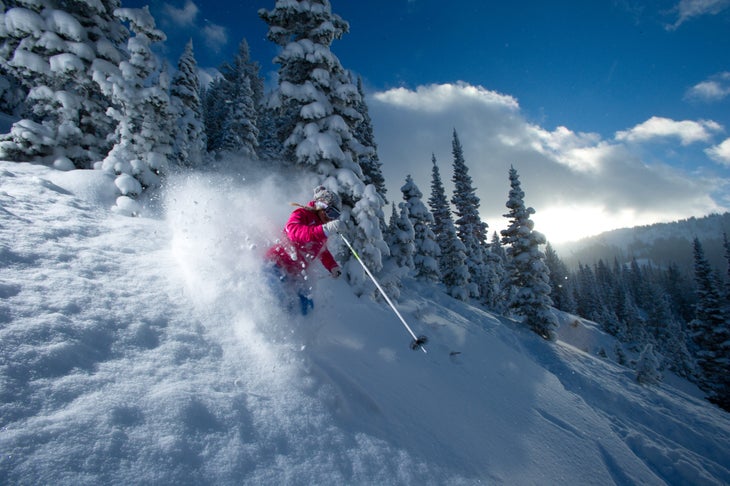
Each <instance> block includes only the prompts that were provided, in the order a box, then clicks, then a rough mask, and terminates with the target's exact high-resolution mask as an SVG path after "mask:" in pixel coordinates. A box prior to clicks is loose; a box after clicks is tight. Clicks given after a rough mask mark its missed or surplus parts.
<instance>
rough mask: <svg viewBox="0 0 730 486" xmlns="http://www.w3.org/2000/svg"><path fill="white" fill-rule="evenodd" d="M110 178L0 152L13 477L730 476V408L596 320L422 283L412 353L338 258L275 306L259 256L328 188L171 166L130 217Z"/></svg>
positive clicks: (253, 480)
mask: <svg viewBox="0 0 730 486" xmlns="http://www.w3.org/2000/svg"><path fill="white" fill-rule="evenodd" d="M109 184H112V185H113V179H112V178H110V177H108V176H105V175H104V174H103V173H101V172H99V171H85V172H82V171H71V172H59V171H55V170H53V169H49V168H46V167H42V166H33V165H29V164H16V163H7V162H0V269H1V270H0V428H1V430H0V454H1V455H0V484H68V485H71V484H73V485H87V484H88V485H92V484H93V485H96V484H197V485H199V484H419V485H420V484H477V483H479V484H511V485H515V484H581V485H589V484H621V485H629V484H665V483H666V484H728V483H730V471H729V470H728V465H729V464H730V420H728V415H727V414H725V413H723V412H721V411H719V410H718V409H717V408H715V407H713V406H712V405H710V404H708V403H706V402H705V401H703V400H702V399H701V398H700V397H699V396H698V395H697V393H696V390H694V389H693V388H692V387H690V386H684V387H682V388H680V387H673V386H670V385H668V384H666V382H665V384H660V385H658V386H651V387H646V386H641V385H639V384H638V383H637V382H636V379H635V372H633V371H630V370H629V369H627V368H622V367H619V366H617V365H614V364H612V363H611V362H609V361H606V360H603V359H600V358H599V357H597V356H595V355H594V354H592V353H594V352H596V350H597V349H598V348H604V349H610V348H611V341H610V338H608V337H607V336H605V335H603V334H601V333H600V332H599V331H597V330H596V329H595V328H593V327H591V326H590V325H589V324H587V323H584V322H583V321H581V320H579V319H576V318H573V317H569V316H563V317H562V319H563V325H562V327H561V329H560V330H559V332H558V334H559V336H560V338H559V341H558V342H557V343H548V342H545V341H543V340H542V339H540V338H538V337H537V336H535V335H534V334H533V333H531V332H529V331H526V330H523V329H521V328H519V327H517V326H516V325H515V324H514V323H512V322H511V321H509V320H507V319H504V318H500V317H497V316H494V315H491V314H489V313H486V312H483V311H481V310H478V309H476V308H472V307H469V306H467V305H464V304H463V303H459V302H457V301H455V300H452V299H450V298H448V297H447V296H446V295H445V294H443V293H442V292H440V291H438V290H435V289H433V288H431V287H427V286H419V285H418V284H417V283H414V282H411V281H406V282H405V285H406V286H405V288H404V291H403V294H402V299H401V303H400V304H399V308H400V310H401V312H402V313H403V315H404V317H405V318H406V319H407V320H408V321H409V323H410V325H411V326H412V327H413V328H414V330H415V331H416V332H417V333H419V334H420V333H424V334H427V335H428V336H429V337H430V343H429V345H428V347H427V348H428V354H424V353H421V352H414V351H411V350H410V349H409V347H408V344H409V340H410V338H409V336H408V335H407V334H406V332H405V330H404V328H403V327H402V326H401V324H400V323H399V322H398V321H397V318H396V317H395V315H394V314H393V313H392V312H391V311H390V310H389V309H388V308H387V307H385V306H384V305H382V304H380V303H375V302H373V301H371V300H370V299H368V298H360V299H358V298H356V297H355V296H354V295H353V294H352V292H351V291H350V290H349V288H348V287H347V285H346V283H345V282H344V281H342V280H333V279H330V278H329V277H328V276H327V275H326V274H325V273H324V272H323V271H322V272H319V273H318V274H317V275H316V276H315V279H314V280H315V285H316V288H315V293H314V300H315V308H314V311H313V313H312V314H311V315H308V316H306V317H302V316H292V315H289V314H287V313H286V312H285V311H282V310H280V309H279V308H278V307H277V305H276V301H275V299H274V297H272V295H271V292H270V290H269V288H268V287H267V286H266V285H265V284H264V283H263V282H264V277H263V275H262V268H261V255H262V254H263V252H264V251H265V249H266V247H267V245H268V244H269V243H268V242H269V241H271V240H272V239H273V238H275V237H276V235H277V233H278V231H279V228H280V225H281V224H283V222H284V221H285V219H286V217H287V215H288V212H289V211H290V209H291V208H290V207H289V206H288V205H287V203H288V202H289V201H297V202H306V197H307V194H306V190H309V189H306V190H305V188H301V187H298V188H291V187H290V185H289V188H288V189H286V187H287V185H288V184H285V183H282V181H278V180H274V179H266V178H261V179H258V180H250V179H244V178H243V177H240V176H237V175H228V176H223V175H212V174H200V173H198V174H194V175H189V176H173V177H171V179H170V181H169V183H168V185H167V187H168V189H169V191H168V192H167V193H166V195H165V196H164V197H163V200H162V201H158V203H157V206H158V207H159V210H158V211H156V212H155V211H151V212H149V214H147V215H143V217H139V218H129V217H125V216H122V215H119V214H116V213H113V212H111V211H109V210H108V209H107V208H109V207H110V206H111V205H112V204H113V203H114V201H113V200H109V198H108V197H107V196H106V194H109V193H110V192H109V190H108V185H109ZM291 191H294V194H297V196H296V197H292V195H291V194H292V192H291ZM297 191H301V192H297ZM272 201H273V202H272ZM570 343H573V344H570ZM685 385H686V384H685ZM693 390H694V391H693Z"/></svg>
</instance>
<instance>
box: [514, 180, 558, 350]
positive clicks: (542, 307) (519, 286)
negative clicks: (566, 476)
mask: <svg viewBox="0 0 730 486" xmlns="http://www.w3.org/2000/svg"><path fill="white" fill-rule="evenodd" d="M509 179H510V186H511V189H510V192H509V199H508V200H507V208H509V213H507V214H506V215H505V217H507V218H510V224H509V227H508V228H507V229H505V230H502V232H501V234H502V244H504V245H505V246H506V247H507V250H506V251H507V256H508V257H509V258H510V262H509V268H508V270H509V276H510V285H511V286H512V287H513V288H515V289H516V295H515V298H514V299H513V301H512V302H510V308H511V309H513V310H514V311H515V313H516V314H518V315H521V316H524V318H525V323H526V324H527V325H528V326H529V327H530V328H531V329H532V330H533V331H534V332H536V333H537V334H539V335H540V336H542V337H543V338H545V339H554V337H555V328H557V319H556V318H555V316H554V315H553V314H552V312H551V309H550V306H551V305H552V301H551V300H550V276H549V270H548V268H547V266H546V265H545V261H544V260H545V255H544V254H543V253H542V252H541V251H540V248H539V245H542V244H545V237H544V236H543V235H542V234H541V233H538V232H537V231H535V230H534V229H533V228H534V225H535V223H534V222H533V221H532V220H531V219H530V215H531V214H534V213H535V210H534V209H533V208H530V207H525V204H524V197H525V193H524V192H523V191H522V189H521V187H520V179H519V176H518V174H517V171H516V170H515V169H514V167H511V168H510V171H509Z"/></svg>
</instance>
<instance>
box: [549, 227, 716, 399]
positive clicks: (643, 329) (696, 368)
mask: <svg viewBox="0 0 730 486" xmlns="http://www.w3.org/2000/svg"><path fill="white" fill-rule="evenodd" d="M724 248H725V259H726V263H727V270H726V274H727V275H729V276H730V245H729V244H728V240H727V237H725V238H724ZM687 252H689V253H692V254H693V259H694V272H693V275H687V273H686V272H683V271H682V270H681V269H680V267H679V266H678V265H677V264H668V265H665V266H661V267H659V266H656V265H655V264H652V262H651V260H650V259H646V260H642V261H639V260H637V259H636V258H634V259H632V260H631V262H629V263H625V262H620V261H619V260H618V259H615V260H614V261H613V262H611V263H607V262H605V261H604V260H599V261H598V262H597V263H595V264H594V265H592V266H591V265H585V264H579V265H578V268H577V269H576V270H574V271H569V270H568V268H567V266H566V265H565V264H564V263H563V262H562V261H561V260H560V258H559V257H558V255H557V253H556V252H555V251H554V250H553V249H552V247H551V246H550V245H548V246H547V248H546V263H547V265H548V267H549V268H550V283H551V288H552V294H551V295H552V298H553V303H554V305H555V307H556V308H558V309H560V310H563V311H565V312H569V313H573V314H576V315H580V316H582V317H585V318H587V319H590V320H592V321H595V322H597V323H599V324H600V325H601V327H602V329H603V330H604V331H606V332H607V333H608V334H611V335H612V336H615V337H616V338H617V340H618V341H619V342H620V343H621V344H622V345H619V346H617V347H616V349H614V350H612V351H613V352H614V354H615V355H616V356H617V357H618V360H619V362H620V363H621V364H624V365H632V366H634V367H636V368H641V369H642V370H643V373H644V376H643V377H644V378H645V379H646V380H647V381H657V380H660V379H661V371H662V370H664V369H668V370H671V371H672V372H674V373H676V374H677V375H679V376H682V377H685V378H687V379H689V380H690V381H693V382H695V383H697V384H698V385H699V386H700V388H702V389H703V390H705V391H706V392H707V393H708V394H709V397H710V400H711V401H713V402H715V403H717V404H718V405H720V406H721V407H723V408H724V409H726V410H727V409H729V407H730V401H729V400H730V397H729V396H728V391H729V390H730V381H729V380H730V378H729V377H730V366H729V364H730V363H729V361H728V358H729V357H730V328H729V327H728V323H729V322H730V285H728V283H726V282H730V280H729V279H725V281H723V279H722V278H721V277H720V275H721V274H720V273H719V272H718V271H717V270H715V269H713V268H712V266H711V265H710V263H709V261H708V259H707V257H706V256H705V252H704V249H703V246H702V243H701V242H700V240H699V239H698V238H695V239H694V242H693V246H692V248H687ZM624 349H625V350H628V351H631V352H634V353H640V358H639V362H633V363H631V362H630V360H629V358H628V357H627V356H626V354H625V353H624ZM647 363H650V364H651V366H649V365H648V364H647ZM647 366H649V367H650V368H652V369H647Z"/></svg>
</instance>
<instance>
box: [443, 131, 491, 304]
mask: <svg viewBox="0 0 730 486" xmlns="http://www.w3.org/2000/svg"><path fill="white" fill-rule="evenodd" d="M451 147H452V154H453V156H454V163H453V165H454V174H453V178H452V180H453V182H454V196H453V197H452V198H451V203H452V204H453V205H454V208H455V209H454V212H455V214H456V216H457V218H456V221H455V222H454V224H455V225H456V231H457V235H458V236H459V239H460V240H461V242H462V243H464V247H465V248H466V258H467V260H466V264H467V267H468V268H469V275H470V276H471V278H470V284H471V285H470V288H469V291H470V293H471V296H472V297H481V298H486V297H487V296H486V294H487V293H488V291H489V287H488V283H487V272H486V262H485V256H484V252H485V249H486V248H487V228H488V226H487V224H486V223H484V222H483V221H482V219H481V217H480V216H479V205H480V201H479V196H477V195H476V188H475V187H474V185H473V183H472V179H471V176H470V175H469V168H468V167H467V165H466V161H465V160H464V149H463V148H462V146H461V142H460V141H459V136H458V135H457V133H456V130H454V133H453V140H452V143H451Z"/></svg>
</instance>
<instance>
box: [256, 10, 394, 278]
mask: <svg viewBox="0 0 730 486" xmlns="http://www.w3.org/2000/svg"><path fill="white" fill-rule="evenodd" d="M259 16H260V17H261V18H262V19H263V20H264V21H265V22H266V23H267V24H268V25H269V31H268V34H267V38H268V39H269V40H271V41H272V42H274V43H276V44H277V45H279V46H280V47H281V48H282V49H281V51H280V52H279V54H278V55H277V56H276V57H275V58H274V62H276V63H277V64H279V86H278V88H277V89H276V90H275V91H274V93H273V94H272V97H271V98H270V100H269V103H268V105H269V107H270V108H271V109H275V110H277V113H278V116H279V118H280V121H279V124H278V126H279V127H280V132H279V135H280V140H282V141H283V143H282V145H283V147H284V151H283V155H284V158H285V159H286V161H287V162H288V163H290V164H293V165H295V166H297V167H299V168H301V169H304V170H305V171H307V172H311V173H313V174H315V175H316V176H317V178H318V179H319V180H320V181H321V182H322V184H324V185H325V186H326V187H328V188H329V189H330V190H333V191H335V192H337V193H338V194H340V196H341V197H342V200H343V205H344V210H343V220H344V221H348V220H349V219H350V218H352V219H353V220H354V221H355V224H354V227H352V228H351V229H350V231H349V235H350V238H351V240H352V243H353V246H354V247H355V248H356V250H357V251H358V254H359V255H360V257H361V258H362V260H363V261H364V263H365V264H366V265H367V266H368V267H369V268H370V269H371V270H372V271H373V272H379V271H380V270H381V269H382V257H383V256H384V255H387V252H388V248H387V246H386V245H385V242H384V241H383V236H382V230H381V222H382V221H383V219H384V218H383V211H382V207H383V205H384V201H383V199H382V198H381V197H380V196H379V195H378V193H377V190H376V188H375V186H373V185H372V184H365V183H364V175H363V172H362V170H361V168H360V165H359V163H358V160H359V157H360V155H361V154H363V153H365V152H366V149H365V147H363V145H362V144H361V143H360V142H359V141H358V140H357V138H356V137H355V135H354V132H355V130H356V128H357V125H358V124H359V123H360V122H361V121H362V115H360V114H359V113H358V111H357V109H356V106H357V103H359V102H361V100H360V95H359V93H358V90H357V87H356V86H355V85H353V84H352V82H351V80H350V76H349V75H348V73H347V72H346V71H345V70H344V68H343V67H342V65H341V64H340V61H339V59H338V58H337V57H336V56H335V55H334V54H333V53H332V51H331V50H330V45H331V44H332V42H333V41H334V40H335V39H339V38H340V37H341V36H342V35H343V34H345V33H346V32H348V30H349V24H348V23H347V22H345V21H344V20H343V19H342V18H341V17H340V16H339V15H336V14H333V13H332V8H331V6H330V2H329V0H277V2H276V5H275V7H274V9H273V10H270V11H268V10H265V9H262V10H259ZM345 271H346V274H347V275H348V277H349V279H350V282H351V283H352V284H353V286H354V287H355V291H356V292H359V291H361V290H363V289H364V286H365V285H369V282H368V281H367V278H366V277H365V276H364V275H362V272H361V270H360V268H359V264H357V263H354V262H353V260H352V259H351V260H350V261H349V262H347V263H346V264H345Z"/></svg>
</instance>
